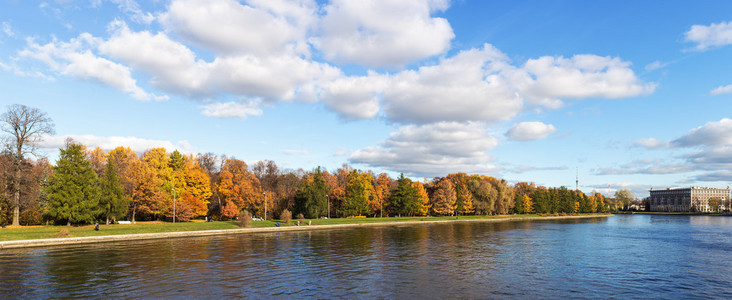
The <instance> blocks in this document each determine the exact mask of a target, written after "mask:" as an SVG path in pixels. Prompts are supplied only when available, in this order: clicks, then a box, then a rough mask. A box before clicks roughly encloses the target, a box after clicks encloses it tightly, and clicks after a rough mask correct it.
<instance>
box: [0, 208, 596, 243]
mask: <svg viewBox="0 0 732 300" xmlns="http://www.w3.org/2000/svg"><path fill="white" fill-rule="evenodd" d="M581 215H586V216H589V215H593V214H581ZM598 215H601V214H598ZM506 218H527V219H529V218H537V219H541V218H543V217H542V216H539V215H503V216H460V217H400V218H353V219H344V218H337V219H306V220H301V221H300V224H301V225H303V226H306V225H307V224H308V223H310V224H311V226H317V225H338V224H369V223H398V222H414V221H448V220H456V219H457V220H489V219H506ZM297 221H298V220H292V221H290V222H289V223H287V224H285V223H282V222H280V225H281V226H295V225H296V223H297ZM276 222H278V220H275V221H253V222H251V225H250V226H249V227H253V228H257V227H275V224H276ZM236 228H239V226H238V225H237V223H236V222H235V221H219V222H204V221H201V220H196V221H192V222H185V223H169V222H137V223H136V224H129V225H126V224H125V225H121V224H115V225H99V231H95V230H94V226H93V225H87V226H70V227H69V226H26V227H8V228H4V229H0V241H16V240H29V239H50V238H64V237H87V236H104V235H122V234H139V233H163V232H185V231H203V230H221V229H236Z"/></svg>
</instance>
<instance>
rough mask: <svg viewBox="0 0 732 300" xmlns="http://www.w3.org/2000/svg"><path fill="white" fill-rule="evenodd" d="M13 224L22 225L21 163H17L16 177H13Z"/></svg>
mask: <svg viewBox="0 0 732 300" xmlns="http://www.w3.org/2000/svg"><path fill="white" fill-rule="evenodd" d="M13 189H15V195H13V226H20V163H19V162H16V163H15V178H13Z"/></svg>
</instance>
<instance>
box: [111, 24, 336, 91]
mask: <svg viewBox="0 0 732 300" xmlns="http://www.w3.org/2000/svg"><path fill="white" fill-rule="evenodd" d="M111 30H112V31H113V32H114V34H113V35H112V37H111V38H110V39H109V40H107V41H105V42H103V43H102V44H101V45H100V47H99V49H100V50H101V51H102V52H103V53H105V54H107V55H109V56H110V57H113V58H115V59H119V60H122V61H124V62H126V63H128V64H130V65H131V66H133V67H135V68H138V69H141V70H144V71H146V72H147V73H149V74H151V75H152V79H151V82H152V84H153V85H155V86H156V87H158V88H160V89H163V90H166V91H168V92H171V93H178V94H182V95H185V96H192V97H213V96H217V95H219V94H233V95H237V96H243V97H248V98H261V99H263V100H265V101H277V100H293V99H296V98H298V97H299V96H300V94H305V95H303V96H302V97H303V98H312V97H313V96H312V95H311V94H313V93H314V92H313V87H312V85H313V84H316V83H317V82H326V81H328V80H330V79H332V78H337V77H340V76H342V74H341V72H340V70H338V69H337V68H334V67H331V66H329V65H327V64H322V63H318V62H315V61H311V60H307V59H303V58H300V57H298V56H294V55H287V54H282V55H274V54H272V55H268V56H254V55H247V54H242V55H235V56H219V57H216V58H215V59H214V60H213V61H212V62H206V61H204V60H201V59H198V58H197V57H196V54H195V53H194V52H193V51H192V50H190V49H189V48H188V47H187V46H185V45H183V44H181V43H180V42H177V41H175V40H173V39H171V38H170V37H169V36H168V35H166V34H165V33H162V32H161V33H156V34H153V33H151V32H148V31H140V32H133V31H131V30H130V29H129V28H128V27H127V25H126V24H124V23H123V22H117V23H116V24H113V25H112V26H111Z"/></svg>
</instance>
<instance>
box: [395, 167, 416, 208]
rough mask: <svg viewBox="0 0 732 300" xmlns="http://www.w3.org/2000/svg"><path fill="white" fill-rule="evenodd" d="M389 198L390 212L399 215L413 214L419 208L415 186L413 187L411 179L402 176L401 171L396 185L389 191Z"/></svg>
mask: <svg viewBox="0 0 732 300" xmlns="http://www.w3.org/2000/svg"><path fill="white" fill-rule="evenodd" d="M390 200H391V205H390V207H391V208H392V209H391V212H392V213H396V214H398V215H400V216H401V215H409V216H413V215H415V214H416V213H418V212H419V210H420V201H419V200H420V199H419V195H418V194H417V188H415V187H414V185H413V184H412V180H411V179H409V178H406V177H404V174H403V173H402V174H401V176H400V177H399V179H398V180H397V187H396V188H394V189H393V190H392V191H391V199H390Z"/></svg>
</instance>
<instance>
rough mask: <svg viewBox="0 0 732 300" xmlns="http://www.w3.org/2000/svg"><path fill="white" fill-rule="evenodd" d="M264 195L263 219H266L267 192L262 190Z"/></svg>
mask: <svg viewBox="0 0 732 300" xmlns="http://www.w3.org/2000/svg"><path fill="white" fill-rule="evenodd" d="M262 195H264V220H265V221H267V193H265V192H262Z"/></svg>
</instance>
